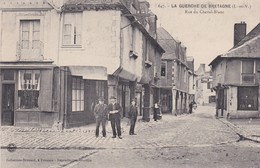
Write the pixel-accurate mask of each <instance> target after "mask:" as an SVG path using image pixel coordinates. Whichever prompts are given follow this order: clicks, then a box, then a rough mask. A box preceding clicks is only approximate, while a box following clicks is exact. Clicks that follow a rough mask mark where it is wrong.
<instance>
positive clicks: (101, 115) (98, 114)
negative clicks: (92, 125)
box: [94, 97, 108, 137]
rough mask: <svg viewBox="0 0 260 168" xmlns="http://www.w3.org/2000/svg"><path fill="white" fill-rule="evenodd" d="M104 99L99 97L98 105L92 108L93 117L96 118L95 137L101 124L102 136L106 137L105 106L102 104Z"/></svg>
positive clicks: (106, 112)
mask: <svg viewBox="0 0 260 168" xmlns="http://www.w3.org/2000/svg"><path fill="white" fill-rule="evenodd" d="M104 101H105V99H104V98H103V97H100V98H99V99H98V104H97V105H96V106H95V108H94V115H95V118H96V137H98V136H99V126H100V123H101V124H102V134H103V137H106V120H107V115H108V111H107V105H106V104H104Z"/></svg>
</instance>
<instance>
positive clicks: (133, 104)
mask: <svg viewBox="0 0 260 168" xmlns="http://www.w3.org/2000/svg"><path fill="white" fill-rule="evenodd" d="M128 115H129V119H130V131H129V135H136V134H135V132H134V129H135V123H136V120H137V115H138V111H137V106H136V100H135V99H132V100H131V106H130V110H129V113H128Z"/></svg>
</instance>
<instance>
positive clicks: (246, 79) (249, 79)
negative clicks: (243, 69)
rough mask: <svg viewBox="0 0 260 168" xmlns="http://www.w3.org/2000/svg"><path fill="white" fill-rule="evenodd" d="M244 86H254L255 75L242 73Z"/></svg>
mask: <svg viewBox="0 0 260 168" xmlns="http://www.w3.org/2000/svg"><path fill="white" fill-rule="evenodd" d="M241 75H242V84H254V83H255V74H252V73H242V74H241Z"/></svg>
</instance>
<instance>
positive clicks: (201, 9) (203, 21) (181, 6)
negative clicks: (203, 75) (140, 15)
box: [147, 0, 260, 70]
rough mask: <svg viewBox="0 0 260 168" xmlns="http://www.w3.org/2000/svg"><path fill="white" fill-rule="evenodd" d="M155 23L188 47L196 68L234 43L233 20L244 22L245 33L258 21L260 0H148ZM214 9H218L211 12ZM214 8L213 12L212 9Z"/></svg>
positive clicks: (259, 20) (259, 18)
mask: <svg viewBox="0 0 260 168" xmlns="http://www.w3.org/2000/svg"><path fill="white" fill-rule="evenodd" d="M147 1H148V2H149V3H150V9H151V10H152V12H153V13H155V14H156V15H157V17H158V22H157V25H158V27H163V28H164V29H166V30H167V31H168V32H169V33H170V34H171V35H172V36H173V38H174V39H176V40H179V41H181V42H182V44H183V45H184V46H186V47H187V56H192V57H194V60H195V70H196V69H197V68H198V67H199V65H200V64H201V63H204V64H206V67H207V69H208V70H209V69H210V68H209V67H208V66H207V65H208V64H209V63H210V62H211V61H212V60H213V59H214V58H215V57H216V56H218V55H220V54H223V53H225V52H227V51H228V50H229V49H231V48H232V47H233V40H234V24H235V23H240V22H241V21H244V22H246V24H247V33H248V32H250V31H251V30H252V29H253V28H254V27H255V26H256V25H257V24H258V23H260V0H147ZM214 11H217V12H216V13H214ZM211 12H213V13H211Z"/></svg>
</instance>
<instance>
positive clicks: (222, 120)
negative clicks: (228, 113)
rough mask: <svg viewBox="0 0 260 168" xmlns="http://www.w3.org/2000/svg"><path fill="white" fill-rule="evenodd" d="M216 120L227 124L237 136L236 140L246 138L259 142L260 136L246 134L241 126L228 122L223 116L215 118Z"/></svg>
mask: <svg viewBox="0 0 260 168" xmlns="http://www.w3.org/2000/svg"><path fill="white" fill-rule="evenodd" d="M217 120H219V121H221V122H222V123H223V124H225V125H227V126H228V127H229V128H230V129H231V130H232V131H233V132H235V133H236V134H237V135H238V136H239V140H238V141H241V140H242V141H243V140H248V141H253V142H256V143H260V138H258V137H252V136H248V135H246V134H245V133H244V132H245V131H244V132H243V131H242V130H241V128H239V127H238V126H236V125H234V124H233V123H231V122H229V121H228V120H226V119H223V118H217Z"/></svg>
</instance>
